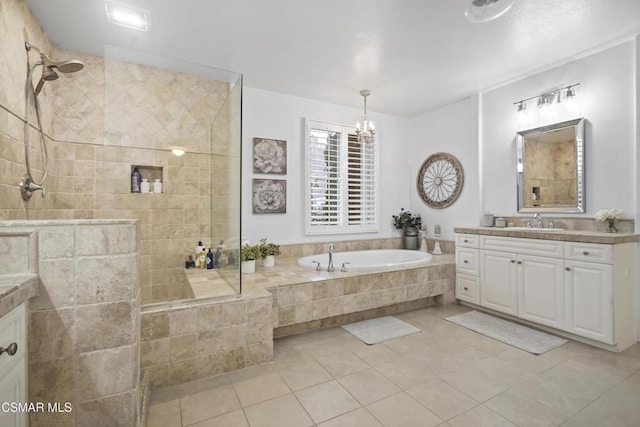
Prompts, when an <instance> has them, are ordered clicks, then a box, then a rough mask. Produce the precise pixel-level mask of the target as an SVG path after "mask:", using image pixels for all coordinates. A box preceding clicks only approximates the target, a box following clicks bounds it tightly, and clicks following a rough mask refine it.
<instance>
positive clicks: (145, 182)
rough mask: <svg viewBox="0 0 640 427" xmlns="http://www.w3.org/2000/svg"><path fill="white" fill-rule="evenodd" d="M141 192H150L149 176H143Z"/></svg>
mask: <svg viewBox="0 0 640 427" xmlns="http://www.w3.org/2000/svg"><path fill="white" fill-rule="evenodd" d="M140 192H141V193H148V192H149V180H148V179H147V178H142V183H141V184H140Z"/></svg>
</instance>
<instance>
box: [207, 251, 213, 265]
mask: <svg viewBox="0 0 640 427" xmlns="http://www.w3.org/2000/svg"><path fill="white" fill-rule="evenodd" d="M206 260H207V270H211V269H212V268H213V252H211V248H209V251H208V252H207V257H206Z"/></svg>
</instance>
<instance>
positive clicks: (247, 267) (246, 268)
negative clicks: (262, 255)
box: [240, 259, 256, 274]
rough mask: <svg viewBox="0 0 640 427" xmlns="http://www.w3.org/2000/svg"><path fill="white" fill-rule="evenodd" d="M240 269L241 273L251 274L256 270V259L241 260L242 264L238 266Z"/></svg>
mask: <svg viewBox="0 0 640 427" xmlns="http://www.w3.org/2000/svg"><path fill="white" fill-rule="evenodd" d="M240 271H242V274H251V273H255V272H256V260H255V259H252V260H251V261H242V265H241V266H240Z"/></svg>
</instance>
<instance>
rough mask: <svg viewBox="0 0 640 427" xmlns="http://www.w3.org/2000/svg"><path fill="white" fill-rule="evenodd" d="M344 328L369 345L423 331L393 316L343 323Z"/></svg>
mask: <svg viewBox="0 0 640 427" xmlns="http://www.w3.org/2000/svg"><path fill="white" fill-rule="evenodd" d="M342 329H344V330H345V331H347V332H349V333H350V334H351V335H353V336H354V337H356V338H358V339H359V340H360V341H362V342H363V343H365V344H369V345H371V344H378V343H381V342H385V341H389V340H392V339H394V338H400V337H404V336H407V335H411V334H415V333H417V332H421V331H422V330H421V329H418V328H416V327H415V326H412V325H410V324H408V323H406V322H403V321H402V320H400V319H397V318H395V317H393V316H385V317H377V318H375V319H369V320H363V321H362V322H356V323H349V324H348V325H342Z"/></svg>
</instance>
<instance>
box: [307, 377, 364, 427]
mask: <svg viewBox="0 0 640 427" xmlns="http://www.w3.org/2000/svg"><path fill="white" fill-rule="evenodd" d="M295 394H296V396H297V397H298V400H300V403H302V406H304V408H305V409H306V411H307V412H308V413H309V415H311V418H313V421H315V422H316V423H321V422H323V421H326V420H329V419H331V418H334V417H337V416H338V415H342V414H344V413H346V412H349V411H352V410H354V409H356V408H358V407H360V404H359V403H358V401H357V400H356V399H354V398H353V396H351V395H350V394H349V393H348V392H347V390H345V389H344V388H343V387H342V386H341V385H340V384H339V383H338V382H337V381H335V380H334V381H330V382H326V383H322V384H318V385H315V386H313V387H309V388H305V389H304V390H300V391H296V392H295Z"/></svg>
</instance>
